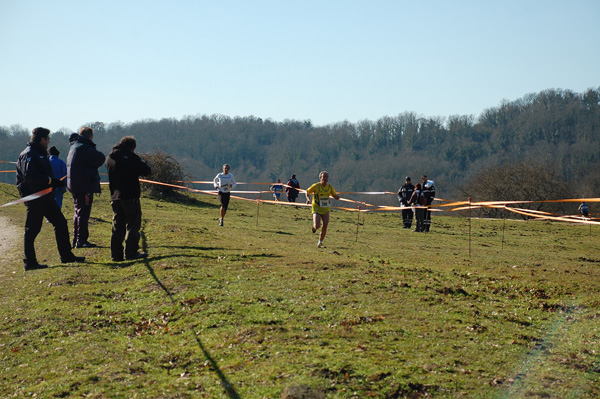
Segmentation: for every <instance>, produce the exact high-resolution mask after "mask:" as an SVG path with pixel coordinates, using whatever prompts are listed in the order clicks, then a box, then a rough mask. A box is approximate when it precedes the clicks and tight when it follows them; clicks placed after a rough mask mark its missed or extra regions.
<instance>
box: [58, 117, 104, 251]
mask: <svg viewBox="0 0 600 399" xmlns="http://www.w3.org/2000/svg"><path fill="white" fill-rule="evenodd" d="M93 140H94V129H92V128H91V127H82V128H81V129H80V130H79V134H76V133H73V134H72V135H71V137H70V138H69V141H70V142H71V149H70V150H69V155H68V156H67V188H68V189H69V191H71V194H72V195H73V205H74V208H75V214H74V215H73V247H74V248H90V247H95V246H96V244H92V243H90V242H89V241H88V239H89V237H90V232H89V228H88V223H89V220H90V214H91V212H92V203H93V202H94V193H100V174H99V173H98V168H99V167H100V166H102V164H103V163H104V160H105V159H106V158H105V156H104V154H103V153H101V152H100V151H98V150H97V149H96V144H94V141H93Z"/></svg>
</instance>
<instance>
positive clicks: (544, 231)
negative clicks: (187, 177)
mask: <svg viewBox="0 0 600 399" xmlns="http://www.w3.org/2000/svg"><path fill="white" fill-rule="evenodd" d="M15 196H16V190H15V189H14V187H12V186H8V185H0V202H1V203H6V202H8V201H10V200H12V199H14V198H15ZM142 207H143V212H144V223H143V229H142V244H143V249H144V250H146V251H147V252H148V253H149V257H148V259H146V260H142V261H137V262H129V263H127V262H125V263H113V262H111V261H110V252H109V248H108V244H109V237H110V223H111V211H110V204H109V199H108V195H107V194H106V193H103V194H102V195H101V196H99V197H97V198H96V200H95V203H94V207H93V211H92V217H93V218H92V221H91V237H90V241H92V242H95V243H98V244H99V245H100V246H99V247H98V248H92V249H78V250H76V253H77V254H83V255H85V256H86V257H87V261H86V262H85V263H81V264H70V265H61V264H60V263H59V258H58V254H57V251H56V247H55V243H54V237H53V233H52V229H51V226H50V225H49V224H47V223H44V226H43V230H42V233H41V234H40V236H39V238H38V240H37V249H38V252H39V258H40V261H41V262H43V263H48V264H49V265H50V266H51V267H50V268H49V269H47V270H40V271H34V272H28V273H27V274H25V273H24V272H23V268H22V261H21V258H22V253H21V251H22V249H21V236H20V234H22V226H23V223H24V214H25V212H24V211H25V207H24V206H22V205H19V206H13V207H7V208H2V209H1V210H0V217H3V218H5V220H10V221H11V223H12V224H13V225H14V226H17V228H18V233H19V237H18V243H17V245H16V246H15V247H13V248H12V249H11V250H10V252H9V254H8V256H6V257H5V258H4V259H2V260H1V261H0V262H1V263H0V279H1V285H2V290H0V312H1V313H0V397H2V398H5V397H6V398H11V397H34V396H35V397H38V398H42V397H43V398H46V397H47V398H52V397H87V398H132V397H139V398H157V397H160V398H237V397H241V398H278V397H280V396H281V393H282V391H283V390H284V389H285V388H286V387H288V386H291V385H299V384H306V385H308V386H311V387H313V388H316V389H318V390H320V391H321V392H323V393H324V394H325V395H326V397H328V398H352V397H357V398H366V397H374V398H403V397H410V398H416V397H434V398H454V397H468V398H536V397H540V398H582V397H589V398H593V397H598V396H600V356H599V354H600V298H599V295H598V292H599V289H600V252H599V248H598V247H599V245H598V244H599V238H598V237H599V236H600V229H598V228H597V227H594V228H592V229H590V228H589V226H575V225H569V224H560V223H548V222H535V221H528V222H525V221H511V220H508V221H506V222H504V221H502V220H472V221H471V232H472V233H471V244H470V245H471V255H470V256H469V236H468V232H469V226H468V223H469V222H468V220H467V219H465V218H462V217H448V216H438V215H437V214H436V215H434V221H433V227H432V231H431V232H430V233H428V234H423V233H413V232H411V231H410V230H407V229H402V228H401V227H400V226H401V220H400V219H401V218H400V215H398V214H361V215H360V217H358V215H357V214H356V213H350V212H341V211H334V212H333V213H332V215H331V224H330V229H329V232H328V236H327V239H326V245H327V248H325V249H318V248H316V243H317V236H316V235H314V234H312V233H311V231H310V225H311V222H310V220H311V215H310V211H309V210H308V209H306V208H298V209H297V208H296V207H288V206H274V205H264V204H263V205H260V208H258V205H257V204H256V203H255V202H245V201H239V200H233V201H232V203H231V208H230V210H229V212H228V214H227V217H226V219H225V226H224V227H219V226H218V224H217V217H218V205H217V200H216V198H214V197H210V196H183V197H180V198H179V200H178V201H177V202H166V201H156V200H151V199H146V198H143V199H142ZM63 211H64V213H65V215H67V219H69V220H70V219H71V218H72V205H71V204H70V201H69V200H66V201H65V208H64V209H63ZM357 223H358V228H357Z"/></svg>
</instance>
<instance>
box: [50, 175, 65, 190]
mask: <svg viewBox="0 0 600 399" xmlns="http://www.w3.org/2000/svg"><path fill="white" fill-rule="evenodd" d="M50 186H51V187H54V188H60V187H64V186H65V182H64V181H63V180H60V179H55V178H54V177H53V178H52V182H51V183H50Z"/></svg>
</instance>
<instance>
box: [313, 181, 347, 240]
mask: <svg viewBox="0 0 600 399" xmlns="http://www.w3.org/2000/svg"><path fill="white" fill-rule="evenodd" d="M319 180H320V182H319V183H315V184H313V185H312V186H310V187H309V188H308V189H307V190H306V203H307V204H309V203H310V199H309V198H308V196H309V195H312V212H313V225H312V232H313V233H314V232H316V231H317V230H318V229H319V227H321V223H323V229H322V230H321V234H320V235H319V242H318V243H317V247H318V248H324V247H325V246H324V245H323V240H325V234H327V225H328V224H329V211H330V210H331V203H330V201H331V198H330V197H333V198H335V199H337V200H339V199H340V196H339V195H337V192H336V191H335V189H334V188H333V187H332V186H331V185H330V184H329V183H328V181H329V173H327V172H326V171H323V172H321V173H319Z"/></svg>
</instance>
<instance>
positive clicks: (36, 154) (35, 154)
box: [17, 127, 85, 271]
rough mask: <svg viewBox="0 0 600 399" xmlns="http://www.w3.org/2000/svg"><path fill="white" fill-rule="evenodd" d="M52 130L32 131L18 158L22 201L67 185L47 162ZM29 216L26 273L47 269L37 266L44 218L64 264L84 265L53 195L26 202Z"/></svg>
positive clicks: (47, 194) (26, 238) (49, 193)
mask: <svg viewBox="0 0 600 399" xmlns="http://www.w3.org/2000/svg"><path fill="white" fill-rule="evenodd" d="M49 142H50V130H48V129H45V128H43V127H38V128H35V129H33V134H32V136H31V141H30V142H29V143H28V144H27V148H25V150H23V152H22V153H21V154H20V155H19V161H18V162H17V188H18V189H19V194H21V197H27V196H29V195H32V194H35V193H38V192H40V191H43V190H45V189H48V188H53V189H58V188H61V187H64V186H65V182H64V181H61V180H60V179H57V178H55V177H54V173H53V171H52V165H51V164H50V159H49V158H48V143H49ZM25 205H26V206H27V216H26V219H25V237H24V252H25V257H24V259H23V262H24V264H25V265H24V266H25V270H26V271H27V270H35V269H44V268H46V267H48V266H47V265H42V264H39V263H38V260H37V257H36V254H35V247H34V242H35V239H36V237H37V235H38V234H39V233H40V231H41V229H42V222H43V220H44V217H45V218H46V219H48V221H49V222H50V223H52V225H53V226H54V235H55V237H56V246H57V247H58V253H59V254H60V260H61V262H62V263H70V262H83V261H84V260H85V257H83V256H75V255H74V254H73V252H71V243H70V241H69V230H68V227H67V220H66V219H65V217H64V215H63V214H62V212H61V211H60V208H59V207H58V204H57V203H56V200H55V199H54V195H53V194H52V191H49V192H48V193H46V194H45V195H43V196H41V197H39V198H36V199H32V200H30V201H27V202H26V203H25Z"/></svg>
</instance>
